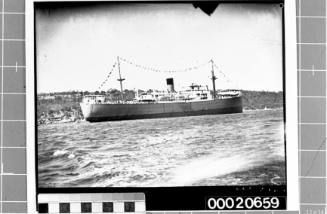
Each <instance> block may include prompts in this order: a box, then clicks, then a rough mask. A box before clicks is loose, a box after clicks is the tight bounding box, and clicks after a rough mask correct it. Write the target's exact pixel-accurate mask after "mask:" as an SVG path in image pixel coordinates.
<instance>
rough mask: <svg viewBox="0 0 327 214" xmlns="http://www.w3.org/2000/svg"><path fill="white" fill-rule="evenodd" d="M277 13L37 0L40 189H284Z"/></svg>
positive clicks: (256, 7) (271, 9)
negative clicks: (58, 2)
mask: <svg viewBox="0 0 327 214" xmlns="http://www.w3.org/2000/svg"><path fill="white" fill-rule="evenodd" d="M282 12H283V8H282V6H281V5H280V4H255V3H251V4H241V3H221V4H219V5H218V4H217V5H216V7H214V8H213V9H212V7H201V6H199V5H198V4H196V3H186V2H184V3H176V2H167V3H164V2H161V3H144V2H143V3H138V2H115V3H114V2H93V3H92V2H89V3H85V2H84V3H82V2H79V3H74V4H54V3H39V4H36V7H35V45H36V46H35V47H36V48H35V51H36V55H35V57H36V69H35V74H36V90H37V91H36V92H37V101H36V111H37V112H36V114H37V116H36V117H37V154H36V155H37V164H38V165H37V179H38V187H41V188H59V187H65V188H74V187H78V188H79V187H188V186H192V187H197V186H198V187H200V186H259V185H273V186H282V185H284V186H285V185H286V156H285V143H287V142H286V141H285V132H284V125H285V116H284V115H285V100H284V97H285V93H284V88H285V87H284V69H283V66H284V56H283V46H284V44H283V14H282ZM294 81H295V80H294Z"/></svg>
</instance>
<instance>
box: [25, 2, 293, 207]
mask: <svg viewBox="0 0 327 214" xmlns="http://www.w3.org/2000/svg"><path fill="white" fill-rule="evenodd" d="M60 1H61V2H63V1H64V2H76V1H80V2H83V1H84V2H86V1H89V0H60ZM240 1H241V0H240ZM35 2H58V0H27V1H26V20H25V24H26V30H25V31H26V141H27V202H28V213H37V211H36V197H37V195H36V188H37V187H36V185H37V184H36V167H37V163H36V158H35V155H36V151H35V140H36V135H35V133H36V132H35V127H36V126H37V121H36V114H35V110H36V109H35V102H36V98H37V96H36V93H35V79H36V77H35V72H34V69H35V58H34V56H35V55H34V54H35V52H34V51H35V50H34V47H35V41H34V33H35V26H34V3H35ZM167 2H169V1H167ZM223 2H228V1H223ZM231 2H234V1H231ZM249 2H250V1H249ZM244 3H246V0H244ZM284 7H285V8H284V9H285V10H284V26H283V27H284V36H285V37H284V68H285V71H284V72H285V76H284V77H285V79H284V83H285V91H284V93H285V102H286V103H287V104H286V126H285V132H286V158H287V160H286V170H287V183H286V185H287V210H288V211H298V210H299V174H298V168H299V162H298V134H299V133H298V99H297V96H298V77H297V67H296V66H297V53H296V5H295V1H293V0H285V1H284ZM225 211H226V210H224V212H225Z"/></svg>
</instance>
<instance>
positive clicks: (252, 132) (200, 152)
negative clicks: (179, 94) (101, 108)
mask: <svg viewBox="0 0 327 214" xmlns="http://www.w3.org/2000/svg"><path fill="white" fill-rule="evenodd" d="M283 133H284V132H283V112H282V110H258V111H247V112H244V113H242V114H228V115H205V116H194V117H179V118H163V119H145V120H130V121H115V122H102V123H89V122H81V123H67V124H53V125H46V126H40V127H39V131H38V149H39V153H38V155H39V156H38V161H39V166H38V167H39V186H40V187H110V186H113V187H153V186H204V185H258V184H275V185H279V184H285V182H286V181H285V156H284V134H283Z"/></svg>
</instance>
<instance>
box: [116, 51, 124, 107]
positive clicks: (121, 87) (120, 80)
mask: <svg viewBox="0 0 327 214" xmlns="http://www.w3.org/2000/svg"><path fill="white" fill-rule="evenodd" d="M117 65H118V73H119V79H117V80H118V81H119V83H120V91H121V100H122V101H123V100H124V90H123V81H124V80H125V78H122V77H121V72H120V62H119V56H117Z"/></svg>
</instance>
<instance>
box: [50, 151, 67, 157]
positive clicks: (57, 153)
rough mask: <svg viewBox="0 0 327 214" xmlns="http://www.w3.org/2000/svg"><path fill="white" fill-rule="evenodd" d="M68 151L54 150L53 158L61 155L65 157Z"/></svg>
mask: <svg viewBox="0 0 327 214" xmlns="http://www.w3.org/2000/svg"><path fill="white" fill-rule="evenodd" d="M68 152H69V151H67V150H56V151H55V152H54V153H53V156H55V157H56V156H61V155H65V154H67V153H68Z"/></svg>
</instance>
